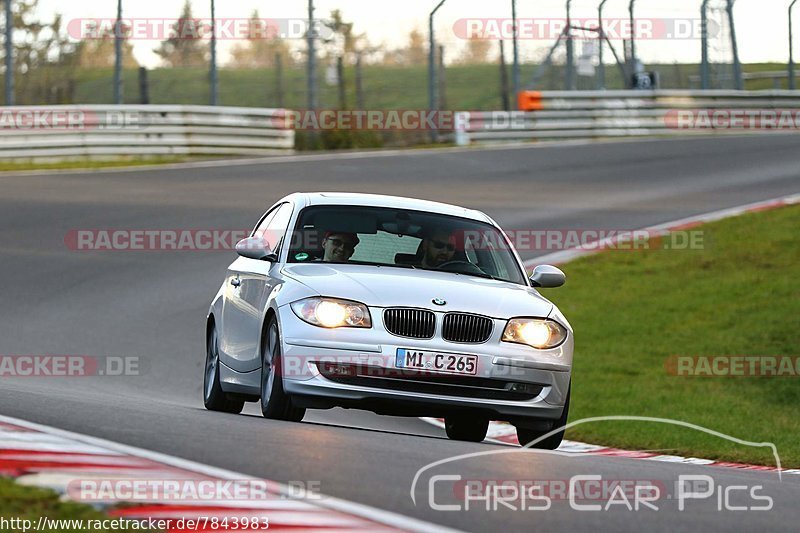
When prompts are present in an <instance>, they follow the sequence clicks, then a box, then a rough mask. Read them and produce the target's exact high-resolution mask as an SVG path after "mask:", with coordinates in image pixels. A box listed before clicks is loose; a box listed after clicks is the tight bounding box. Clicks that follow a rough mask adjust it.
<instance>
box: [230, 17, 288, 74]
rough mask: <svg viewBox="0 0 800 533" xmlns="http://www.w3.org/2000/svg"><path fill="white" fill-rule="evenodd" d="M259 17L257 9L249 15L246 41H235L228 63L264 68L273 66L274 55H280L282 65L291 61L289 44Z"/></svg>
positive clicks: (243, 66) (240, 66) (235, 65)
mask: <svg viewBox="0 0 800 533" xmlns="http://www.w3.org/2000/svg"><path fill="white" fill-rule="evenodd" d="M272 33H274V32H273V28H270V27H268V26H267V24H265V22H264V21H263V20H262V19H261V17H259V15H258V10H255V11H253V14H252V15H251V16H250V24H249V28H248V33H247V41H246V42H244V43H237V44H236V45H235V46H234V47H233V49H232V50H231V62H230V64H231V65H232V66H234V67H238V68H265V67H274V66H275V56H280V58H281V62H282V64H283V65H285V66H288V65H291V64H292V63H293V58H292V53H291V50H290V48H289V45H288V44H287V43H286V41H284V40H283V39H281V38H280V37H278V36H276V35H272Z"/></svg>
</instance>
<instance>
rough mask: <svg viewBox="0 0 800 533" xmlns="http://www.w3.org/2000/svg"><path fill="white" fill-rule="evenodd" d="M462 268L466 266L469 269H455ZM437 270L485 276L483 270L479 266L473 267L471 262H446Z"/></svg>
mask: <svg viewBox="0 0 800 533" xmlns="http://www.w3.org/2000/svg"><path fill="white" fill-rule="evenodd" d="M461 266H466V267H467V268H466V269H463V268H453V267H461ZM437 268H440V269H442V270H446V271H448V272H463V273H464V274H484V271H483V270H481V269H480V268H478V267H477V266H475V265H473V264H472V263H470V262H469V261H461V260H455V261H445V262H444V263H442V264H441V265H439V266H438V267H437Z"/></svg>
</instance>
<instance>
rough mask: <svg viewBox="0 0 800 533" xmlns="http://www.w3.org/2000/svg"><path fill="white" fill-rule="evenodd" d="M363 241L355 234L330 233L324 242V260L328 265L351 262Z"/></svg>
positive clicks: (326, 235)
mask: <svg viewBox="0 0 800 533" xmlns="http://www.w3.org/2000/svg"><path fill="white" fill-rule="evenodd" d="M359 242H361V240H360V239H359V238H358V235H356V234H355V233H344V232H336V231H329V232H327V233H326V234H325V238H324V239H323V240H322V250H323V252H324V254H323V256H322V260H323V261H325V262H327V263H342V262H345V261H349V260H350V258H351V257H352V256H353V253H354V252H355V251H356V246H358V243H359Z"/></svg>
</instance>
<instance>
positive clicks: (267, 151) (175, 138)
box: [0, 105, 294, 161]
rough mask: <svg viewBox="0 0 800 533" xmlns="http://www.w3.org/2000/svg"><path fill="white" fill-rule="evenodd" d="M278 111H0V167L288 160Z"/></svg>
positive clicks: (286, 133)
mask: <svg viewBox="0 0 800 533" xmlns="http://www.w3.org/2000/svg"><path fill="white" fill-rule="evenodd" d="M285 113H286V111H285V110H282V109H259V108H247V107H212V106H188V105H122V106H112V105H89V106H37V107H4V108H0V160H6V161H15V160H19V161H29V160H37V161H39V160H68V159H83V158H88V159H110V158H118V157H130V156H139V157H147V156H220V155H249V156H253V155H256V156H259V155H273V154H286V153H291V151H292V150H293V149H294V131H292V130H291V129H287V128H286V126H285V123H286V121H285V120H284V116H285Z"/></svg>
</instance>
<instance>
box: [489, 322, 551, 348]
mask: <svg viewBox="0 0 800 533" xmlns="http://www.w3.org/2000/svg"><path fill="white" fill-rule="evenodd" d="M566 338H567V329H566V328H565V327H564V326H562V325H561V324H559V323H558V322H556V321H554V320H548V319H545V318H512V319H511V320H509V321H508V325H506V329H505V331H503V337H502V340H503V341H504V342H514V343H517V344H527V345H528V346H532V347H534V348H537V349H539V350H549V349H550V348H555V347H557V346H559V345H560V344H561V343H562V342H564V341H565V340H566Z"/></svg>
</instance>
